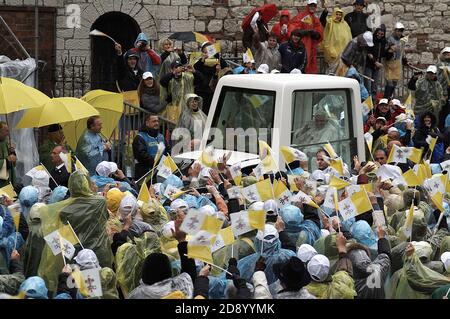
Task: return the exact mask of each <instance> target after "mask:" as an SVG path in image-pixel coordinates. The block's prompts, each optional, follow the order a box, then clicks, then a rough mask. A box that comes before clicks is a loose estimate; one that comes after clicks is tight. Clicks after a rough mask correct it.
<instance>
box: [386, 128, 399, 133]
mask: <svg viewBox="0 0 450 319" xmlns="http://www.w3.org/2000/svg"><path fill="white" fill-rule="evenodd" d="M391 132H398V129H397V128H396V127H390V128H389V129H388V133H391Z"/></svg>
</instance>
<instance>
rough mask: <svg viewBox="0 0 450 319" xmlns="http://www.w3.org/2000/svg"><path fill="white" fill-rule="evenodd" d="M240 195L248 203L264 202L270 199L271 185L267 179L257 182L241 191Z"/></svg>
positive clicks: (271, 195)
mask: <svg viewBox="0 0 450 319" xmlns="http://www.w3.org/2000/svg"><path fill="white" fill-rule="evenodd" d="M242 195H243V196H244V197H245V198H246V199H247V200H248V201H249V202H256V201H266V200H268V199H272V197H273V194H272V184H271V183H270V179H269V178H267V179H265V180H263V181H261V182H257V183H255V184H252V185H250V186H247V187H245V188H243V189H242Z"/></svg>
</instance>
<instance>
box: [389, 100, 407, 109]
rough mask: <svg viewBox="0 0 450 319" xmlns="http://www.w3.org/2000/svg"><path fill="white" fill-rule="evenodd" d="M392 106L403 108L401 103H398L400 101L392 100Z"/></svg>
mask: <svg viewBox="0 0 450 319" xmlns="http://www.w3.org/2000/svg"><path fill="white" fill-rule="evenodd" d="M392 104H394V105H395V106H398V107H401V108H403V109H404V108H405V107H404V106H403V105H402V102H400V100H399V99H392Z"/></svg>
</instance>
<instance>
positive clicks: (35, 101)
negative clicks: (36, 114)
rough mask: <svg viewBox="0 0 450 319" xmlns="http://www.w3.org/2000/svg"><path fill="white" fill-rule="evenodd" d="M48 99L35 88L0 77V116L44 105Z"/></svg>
mask: <svg viewBox="0 0 450 319" xmlns="http://www.w3.org/2000/svg"><path fill="white" fill-rule="evenodd" d="M48 101H50V98H49V97H48V96H47V95H45V94H44V93H42V92H41V91H39V90H36V89H35V88H32V87H31V86H28V85H25V84H23V83H22V82H19V81H17V80H14V79H10V78H5V77H0V114H9V113H12V112H17V111H20V110H23V109H28V108H34V107H39V106H42V105H44V104H45V103H47V102H48Z"/></svg>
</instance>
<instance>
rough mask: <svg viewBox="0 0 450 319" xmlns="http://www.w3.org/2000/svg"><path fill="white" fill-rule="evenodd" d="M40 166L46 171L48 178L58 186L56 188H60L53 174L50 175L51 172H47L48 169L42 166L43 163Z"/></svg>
mask: <svg viewBox="0 0 450 319" xmlns="http://www.w3.org/2000/svg"><path fill="white" fill-rule="evenodd" d="M39 164H40V165H41V166H42V167H43V168H44V169H45V171H46V172H47V174H48V176H50V178H51V179H52V181H53V182H54V183H55V184H56V187H58V186H59V184H58V183H57V182H56V181H55V179H54V178H53V176H52V174H50V172H49V171H48V170H47V167H45V166H44V164H42V163H39Z"/></svg>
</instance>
